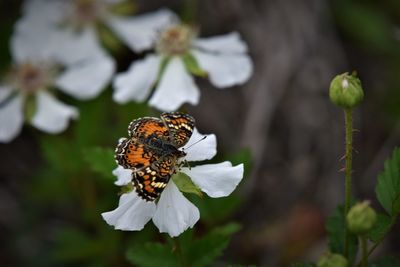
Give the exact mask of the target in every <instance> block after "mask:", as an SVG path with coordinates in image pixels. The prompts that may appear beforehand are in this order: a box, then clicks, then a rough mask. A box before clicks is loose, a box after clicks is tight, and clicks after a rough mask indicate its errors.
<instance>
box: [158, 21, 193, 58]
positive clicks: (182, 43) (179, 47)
mask: <svg viewBox="0 0 400 267" xmlns="http://www.w3.org/2000/svg"><path fill="white" fill-rule="evenodd" d="M194 35H195V34H194V31H193V30H192V29H191V28H190V27H189V26H187V25H174V26H171V27H169V28H167V29H166V30H164V31H163V32H162V33H161V34H160V37H159V39H158V42H157V47H156V49H157V51H158V52H159V53H161V54H164V55H168V56H174V55H183V54H185V53H186V52H187V51H188V50H189V48H190V46H191V43H192V40H193V38H194Z"/></svg>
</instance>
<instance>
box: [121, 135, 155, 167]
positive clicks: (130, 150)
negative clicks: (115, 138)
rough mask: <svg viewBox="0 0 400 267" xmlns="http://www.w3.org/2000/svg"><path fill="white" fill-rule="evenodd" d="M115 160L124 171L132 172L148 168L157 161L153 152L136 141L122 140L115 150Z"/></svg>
mask: <svg viewBox="0 0 400 267" xmlns="http://www.w3.org/2000/svg"><path fill="white" fill-rule="evenodd" d="M115 159H116V161H117V163H118V164H119V165H121V166H122V167H124V168H125V169H132V170H133V171H135V170H138V169H141V168H144V167H146V166H149V165H150V164H151V162H154V161H156V160H157V159H158V157H157V155H156V154H154V151H152V149H150V148H149V147H148V146H147V145H146V144H144V143H141V142H139V140H138V139H133V138H132V139H127V138H122V139H121V140H120V141H119V143H118V146H117V149H116V150H115Z"/></svg>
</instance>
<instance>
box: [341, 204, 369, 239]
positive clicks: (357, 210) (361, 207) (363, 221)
mask: <svg viewBox="0 0 400 267" xmlns="http://www.w3.org/2000/svg"><path fill="white" fill-rule="evenodd" d="M346 219H347V228H348V229H349V230H350V232H352V233H354V234H358V235H362V234H366V233H367V232H368V231H369V230H371V229H372V227H373V226H374V224H375V222H376V213H375V211H374V210H373V209H372V208H371V207H370V206H369V201H364V202H361V203H358V204H356V205H354V206H353V207H352V208H351V209H350V211H349V213H347V216H346Z"/></svg>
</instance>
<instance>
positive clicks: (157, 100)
mask: <svg viewBox="0 0 400 267" xmlns="http://www.w3.org/2000/svg"><path fill="white" fill-rule="evenodd" d="M199 98H200V91H199V89H198V88H197V86H196V84H195V83H194V80H193V77H192V76H191V75H190V74H189V73H188V72H187V71H186V69H185V66H184V65H183V62H182V60H181V59H180V58H178V57H174V58H171V59H170V61H169V62H168V64H167V66H166V68H165V71H164V73H163V75H162V77H161V81H160V83H159V84H158V86H157V88H156V89H155V92H154V95H153V96H152V97H151V98H150V101H149V104H150V106H153V107H156V108H158V109H160V110H163V111H173V110H177V109H178V108H179V107H180V106H181V105H182V104H183V103H186V102H187V103H190V104H193V105H196V104H197V103H198V102H199Z"/></svg>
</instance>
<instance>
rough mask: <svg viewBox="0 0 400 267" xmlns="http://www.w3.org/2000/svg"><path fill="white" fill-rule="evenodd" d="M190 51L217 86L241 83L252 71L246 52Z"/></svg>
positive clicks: (251, 64) (223, 86)
mask: <svg viewBox="0 0 400 267" xmlns="http://www.w3.org/2000/svg"><path fill="white" fill-rule="evenodd" d="M192 53H193V54H194V56H195V57H196V59H197V61H198V63H199V65H200V67H201V68H202V69H204V70H205V71H207V72H208V75H209V78H210V81H211V83H212V84H213V85H214V86H216V87H219V88H225V87H229V86H233V85H237V84H243V83H245V82H246V81H247V80H248V79H249V78H250V76H251V75H252V73H253V63H252V61H251V59H250V57H249V56H248V55H246V54H208V53H204V52H201V51H197V50H194V51H192Z"/></svg>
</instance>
